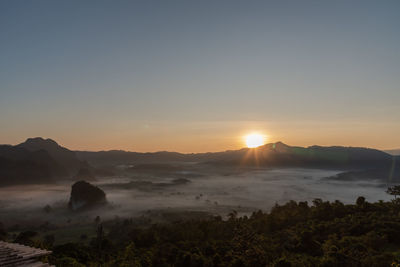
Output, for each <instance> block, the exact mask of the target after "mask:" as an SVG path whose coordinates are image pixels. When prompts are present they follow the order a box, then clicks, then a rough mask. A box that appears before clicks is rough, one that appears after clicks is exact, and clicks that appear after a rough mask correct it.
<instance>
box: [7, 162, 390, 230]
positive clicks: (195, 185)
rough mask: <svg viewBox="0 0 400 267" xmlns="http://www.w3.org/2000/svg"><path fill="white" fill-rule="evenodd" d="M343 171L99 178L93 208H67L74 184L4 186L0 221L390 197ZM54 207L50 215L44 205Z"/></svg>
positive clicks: (222, 211) (241, 209) (245, 209)
mask: <svg viewBox="0 0 400 267" xmlns="http://www.w3.org/2000/svg"><path fill="white" fill-rule="evenodd" d="M338 173H339V171H330V170H314V169H256V170H252V169H249V170H240V171H231V170H230V171H221V170H218V171H217V170H213V169H207V170H205V169H203V170H200V169H196V170H191V171H176V172H172V173H159V172H146V173H130V174H129V175H123V176H114V177H103V178H98V179H97V181H96V182H93V184H95V185H97V186H98V187H100V188H101V189H103V190H104V191H105V193H106V195H107V200H108V203H109V204H108V205H107V206H105V207H101V208H99V209H96V210H92V211H89V212H75V213H74V212H72V211H69V210H68V209H67V203H68V200H69V195H70V189H71V184H72V183H63V184H57V185H29V186H12V187H3V188H0V218H1V219H0V221H3V222H4V223H7V224H13V223H30V222H39V221H50V222H51V223H54V224H57V223H63V222H65V220H66V219H68V220H69V221H70V220H75V221H81V222H84V221H85V220H92V218H93V216H96V215H100V216H102V218H113V217H115V216H119V217H139V216H143V215H146V214H156V213H157V212H159V211H165V210H167V211H196V212H207V213H210V214H213V215H221V216H226V215H227V214H228V213H229V212H231V211H232V210H235V211H237V212H238V213H239V214H241V215H243V214H249V213H251V212H253V211H256V210H259V209H261V210H264V211H268V210H269V209H270V208H271V207H272V206H274V205H275V204H276V203H279V204H283V203H285V202H287V201H289V200H295V201H312V200H313V199H315V198H321V199H323V200H330V201H334V200H340V201H342V202H344V203H354V202H355V200H356V198H357V197H358V196H364V197H365V198H366V199H367V201H370V202H374V201H378V200H388V199H390V196H388V195H387V194H386V193H385V188H386V185H385V184H384V183H380V182H378V181H349V182H344V181H337V180H335V179H329V178H328V177H332V176H334V175H336V174H338ZM45 205H50V206H51V207H52V209H53V211H52V212H51V213H45V212H44V211H43V207H44V206H45Z"/></svg>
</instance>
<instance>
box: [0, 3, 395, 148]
mask: <svg viewBox="0 0 400 267" xmlns="http://www.w3.org/2000/svg"><path fill="white" fill-rule="evenodd" d="M399 14H400V1H396V0H393V1H385V0H383V1H349V0H346V1H340V0H338V1H295V0H293V1H286V0H283V1H235V0H229V1H222V0H221V1H207V0H205V1H173V0H172V1H161V0H160V1H122V0H118V1H101V0H100V1H57V0H49V1H44V0H35V1H33V0H31V1H22V0H4V1H1V2H0V33H1V34H0V143H4V144H17V143H20V142H23V141H24V140H25V139H26V138H28V137H36V136H42V137H45V138H52V139H54V140H56V141H57V142H59V143H60V144H62V145H64V146H66V147H68V148H70V149H76V150H109V149H124V150H130V151H160V150H169V151H180V152H205V151H222V150H228V149H238V148H241V147H244V146H245V144H244V140H243V136H244V135H246V134H248V133H252V132H258V133H261V134H263V135H265V136H266V137H267V142H276V141H283V142H284V143H287V144H290V145H299V146H309V145H314V144H318V145H345V146H366V147H374V148H378V149H390V148H400V105H399V101H400V16H399Z"/></svg>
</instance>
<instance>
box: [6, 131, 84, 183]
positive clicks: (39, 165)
mask: <svg viewBox="0 0 400 267" xmlns="http://www.w3.org/2000/svg"><path fill="white" fill-rule="evenodd" d="M87 166H88V164H87V163H85V162H82V161H80V160H79V159H78V158H77V157H76V155H75V152H73V151H70V150H68V149H66V148H64V147H61V146H59V145H58V144H57V143H56V142H55V141H53V140H51V139H46V140H45V139H43V138H30V139H28V140H27V141H26V142H24V143H21V144H19V145H16V146H11V145H0V185H12V184H30V183H48V182H54V181H56V180H60V179H69V178H71V175H74V174H76V173H77V172H78V170H80V169H81V168H83V167H87Z"/></svg>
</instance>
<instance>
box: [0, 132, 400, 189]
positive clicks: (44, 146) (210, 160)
mask: <svg viewBox="0 0 400 267" xmlns="http://www.w3.org/2000/svg"><path fill="white" fill-rule="evenodd" d="M185 162H190V163H197V164H203V165H209V166H213V167H220V166H221V167H222V166H223V167H237V166H243V167H278V168H285V167H297V168H324V169H334V170H343V171H351V177H356V175H359V176H364V175H365V171H373V172H370V173H375V174H377V173H381V174H382V175H381V176H382V177H387V176H388V175H390V177H392V178H393V179H400V167H399V165H400V157H395V156H392V155H390V154H388V153H385V152H382V151H379V150H376V149H370V148H362V147H342V146H331V147H323V146H310V147H298V146H289V145H286V144H284V143H282V142H277V143H270V144H266V145H264V146H260V147H258V148H242V149H239V150H229V151H223V152H210V153H191V154H183V153H177V152H166V151H162V152H154V153H138V152H127V151H121V150H112V151H100V152H88V151H71V150H69V149H67V148H65V147H62V146H60V145H59V144H57V143H56V142H55V141H53V140H51V139H43V138H40V137H37V138H29V139H27V140H26V141H25V142H23V143H21V144H19V145H16V146H11V145H0V185H4V184H13V183H14V184H15V183H36V182H52V181H56V180H60V179H64V180H65V179H73V177H76V175H77V174H79V173H82V170H87V171H88V172H90V173H93V174H95V175H97V174H99V175H102V174H104V173H112V170H113V168H115V167H116V166H118V165H127V166H129V165H135V166H142V168H143V166H145V167H146V166H147V168H148V166H152V168H153V167H154V166H158V168H160V166H164V165H159V164H160V163H161V164H173V163H185ZM89 164H90V165H89ZM140 164H150V165H140ZM91 166H95V167H96V168H93V167H91ZM136 168H137V167H136ZM163 168H164V169H165V166H164V167H163ZM131 169H132V168H131ZM375 176H376V175H375ZM397 176H399V177H398V178H397Z"/></svg>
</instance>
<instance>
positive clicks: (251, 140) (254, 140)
mask: <svg viewBox="0 0 400 267" xmlns="http://www.w3.org/2000/svg"><path fill="white" fill-rule="evenodd" d="M245 139H246V145H247V147H248V148H254V147H259V146H262V145H264V136H263V135H261V134H256V133H254V134H249V135H246V137H245Z"/></svg>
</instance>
